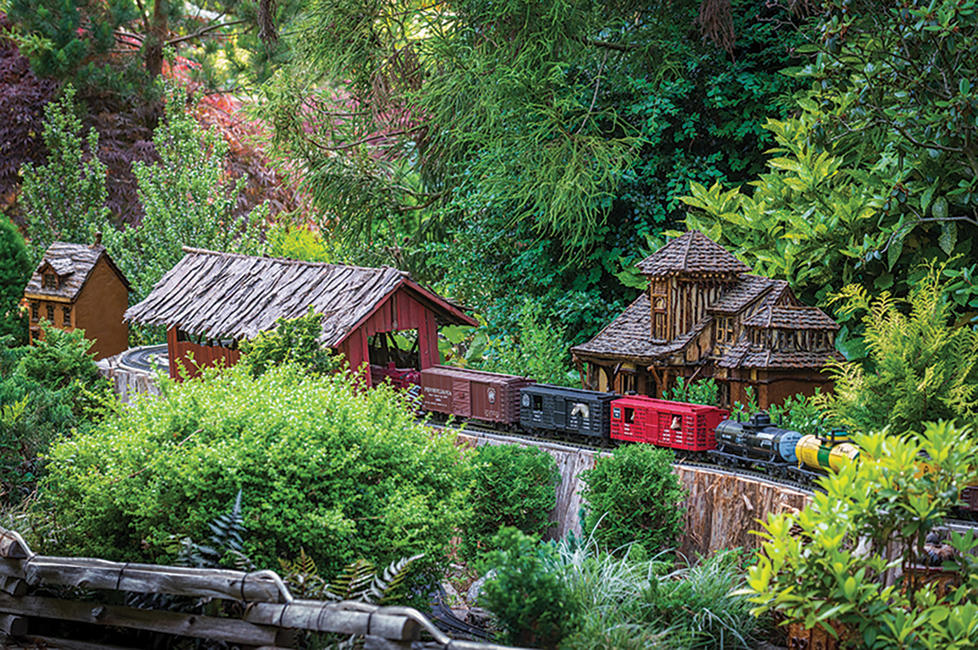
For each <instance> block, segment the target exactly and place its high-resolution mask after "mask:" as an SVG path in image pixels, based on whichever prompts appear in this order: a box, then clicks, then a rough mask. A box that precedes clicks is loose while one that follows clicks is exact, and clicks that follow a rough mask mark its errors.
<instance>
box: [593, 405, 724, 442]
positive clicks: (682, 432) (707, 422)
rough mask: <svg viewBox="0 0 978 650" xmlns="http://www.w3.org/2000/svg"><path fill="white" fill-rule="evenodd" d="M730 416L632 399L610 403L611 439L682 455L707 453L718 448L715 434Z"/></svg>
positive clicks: (712, 409) (705, 408)
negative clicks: (638, 443) (643, 443)
mask: <svg viewBox="0 0 978 650" xmlns="http://www.w3.org/2000/svg"><path fill="white" fill-rule="evenodd" d="M728 415H729V412H728V411H726V410H724V409H720V408H717V407H715V406H703V405H700V404H686V403H684V402H670V401H667V400H662V399H653V398H651V397H643V396H641V395H630V396H628V397H620V398H618V399H616V400H613V401H612V402H611V437H612V438H614V439H616V440H630V441H633V442H647V443H650V444H653V445H658V446H659V447H671V448H672V449H679V450H682V451H707V450H709V449H714V448H715V447H716V438H715V436H714V430H715V429H716V426H717V425H718V424H720V422H722V421H723V420H724V419H726V417H727V416H728Z"/></svg>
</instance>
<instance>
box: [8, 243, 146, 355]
mask: <svg viewBox="0 0 978 650" xmlns="http://www.w3.org/2000/svg"><path fill="white" fill-rule="evenodd" d="M24 302H25V303H26V304H27V309H28V311H29V313H30V338H31V341H32V342H33V341H34V340H35V339H38V338H41V337H42V336H43V332H42V331H41V327H40V325H41V321H42V320H46V321H47V322H48V323H49V324H50V325H52V326H54V327H57V328H59V329H63V330H69V331H70V330H74V329H83V330H85V337H86V338H88V339H89V340H91V341H92V351H93V352H94V353H95V358H96V359H104V358H105V357H111V356H112V355H114V354H118V353H119V352H122V351H123V350H125V349H127V348H128V347H129V327H128V326H127V325H126V323H125V322H123V320H122V315H123V313H124V312H125V311H126V306H127V305H128V304H129V282H128V281H127V280H126V278H125V276H124V275H123V274H122V272H121V271H120V270H119V268H118V267H117V266H116V265H115V263H114V262H113V261H112V258H110V257H109V255H108V253H106V252H105V247H104V246H101V245H99V244H93V245H91V246H86V245H84V244H68V243H65V242H55V243H53V244H51V247H50V248H48V250H47V251H46V252H45V253H44V258H43V259H42V260H41V263H40V264H39V265H38V267H37V270H35V271H34V275H32V276H31V279H30V281H29V282H28V283H27V288H26V289H24Z"/></svg>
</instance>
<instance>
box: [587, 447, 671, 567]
mask: <svg viewBox="0 0 978 650" xmlns="http://www.w3.org/2000/svg"><path fill="white" fill-rule="evenodd" d="M673 459H674V455H673V453H672V452H671V451H670V450H668V449H659V448H656V447H652V446H651V445H625V446H622V447H619V448H618V449H616V450H615V451H614V453H613V454H612V455H611V456H608V457H604V458H598V460H597V462H596V463H595V465H594V468H593V469H590V470H587V471H586V472H583V473H582V475H581V478H582V480H583V481H584V483H585V487H584V494H583V497H584V501H585V509H584V528H585V531H587V532H591V531H594V532H593V534H594V537H595V539H596V540H597V541H598V542H599V543H600V544H601V545H602V546H604V547H605V548H607V549H611V550H614V549H616V548H620V547H624V546H626V545H629V544H640V545H642V547H643V548H644V549H645V550H646V551H652V552H654V551H657V550H659V549H661V548H663V547H665V548H674V547H675V546H676V543H677V541H678V536H679V534H680V533H681V532H682V529H683V518H684V515H685V510H684V507H683V500H684V499H685V497H686V495H685V491H684V490H683V488H682V486H681V485H680V484H679V478H678V477H677V476H676V474H675V472H673V470H672V461H673Z"/></svg>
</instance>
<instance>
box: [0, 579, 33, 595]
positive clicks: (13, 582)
mask: <svg viewBox="0 0 978 650" xmlns="http://www.w3.org/2000/svg"><path fill="white" fill-rule="evenodd" d="M0 591H3V592H5V593H8V594H10V595H11V596H23V595H24V594H26V593H27V582H25V581H24V580H21V579H20V578H15V577H13V576H0Z"/></svg>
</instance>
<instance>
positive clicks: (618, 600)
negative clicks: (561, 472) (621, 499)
mask: <svg viewBox="0 0 978 650" xmlns="http://www.w3.org/2000/svg"><path fill="white" fill-rule="evenodd" d="M496 542H497V544H498V545H499V546H500V549H501V550H500V551H498V552H497V553H495V554H494V555H493V556H492V558H491V561H490V563H489V565H488V566H491V567H492V569H493V570H494V571H495V573H494V574H493V577H492V578H491V579H490V580H488V581H487V583H486V588H485V591H484V594H483V597H482V599H481V603H482V604H483V605H484V606H486V607H487V608H488V609H489V610H490V611H491V612H493V613H494V614H495V616H496V617H497V620H498V623H499V626H500V628H501V629H502V635H503V636H504V638H505V640H506V641H507V642H510V643H524V644H527V643H533V644H536V647H543V648H562V649H573V650H596V649H598V648H612V647H613V648H623V649H628V648H636V649H638V648H648V647H656V648H675V649H680V648H730V649H734V648H751V647H753V645H754V642H755V635H756V634H757V632H758V631H759V630H758V628H759V621H758V619H756V618H754V617H753V616H752V615H751V614H750V609H751V604H750V603H749V602H748V600H747V598H746V596H743V595H737V594H736V592H737V590H738V589H740V588H742V587H743V584H744V582H743V581H744V579H743V568H742V566H741V560H742V558H743V554H742V553H741V552H740V551H737V550H734V551H721V552H719V553H716V554H714V555H712V556H710V557H707V558H703V559H702V560H701V561H700V562H698V563H696V564H682V565H680V566H677V565H676V563H675V562H673V561H672V560H671V559H669V560H666V559H664V558H665V557H666V556H665V555H664V554H663V555H659V556H656V557H653V558H649V557H647V555H646V553H645V551H644V550H643V548H642V547H641V546H637V545H635V546H631V547H627V548H625V549H622V552H621V553H619V554H618V555H612V554H610V553H607V552H604V551H602V550H601V548H600V547H599V545H598V544H597V542H596V540H595V539H594V537H593V536H592V537H590V538H588V539H586V540H583V541H581V540H577V539H574V538H567V539H564V540H561V541H560V542H543V543H541V542H538V541H537V540H536V539H535V538H533V537H530V536H527V535H523V534H522V533H519V532H518V531H516V530H515V529H503V531H501V533H500V535H499V536H498V537H497V539H496Z"/></svg>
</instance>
